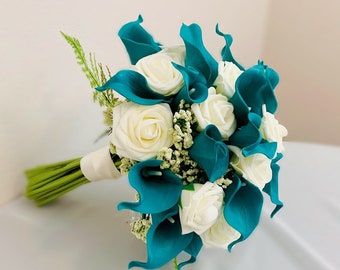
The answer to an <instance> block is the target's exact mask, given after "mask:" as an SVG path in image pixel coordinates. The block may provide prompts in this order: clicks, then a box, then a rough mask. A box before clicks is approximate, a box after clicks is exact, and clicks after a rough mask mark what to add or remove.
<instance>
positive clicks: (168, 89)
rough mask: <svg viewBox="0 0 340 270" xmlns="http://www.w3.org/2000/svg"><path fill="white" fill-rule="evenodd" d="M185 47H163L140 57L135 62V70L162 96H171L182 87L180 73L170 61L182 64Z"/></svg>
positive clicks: (182, 82)
mask: <svg viewBox="0 0 340 270" xmlns="http://www.w3.org/2000/svg"><path fill="white" fill-rule="evenodd" d="M184 59H185V49H184V47H183V46H177V47H169V48H164V49H163V50H162V51H160V52H158V53H155V54H151V55H148V56H146V57H143V58H141V59H140V60H139V61H138V62H137V63H136V70H137V71H138V72H139V73H140V74H142V75H143V76H144V77H145V78H146V80H147V82H148V85H149V87H150V88H151V89H152V90H153V91H155V92H157V93H159V94H162V95H164V96H171V95H174V94H176V93H178V91H179V90H180V89H181V88H182V87H183V85H184V81H183V76H182V74H181V73H180V72H179V71H178V70H177V69H176V68H175V67H174V66H173V64H172V62H175V63H177V64H181V65H183V64H184Z"/></svg>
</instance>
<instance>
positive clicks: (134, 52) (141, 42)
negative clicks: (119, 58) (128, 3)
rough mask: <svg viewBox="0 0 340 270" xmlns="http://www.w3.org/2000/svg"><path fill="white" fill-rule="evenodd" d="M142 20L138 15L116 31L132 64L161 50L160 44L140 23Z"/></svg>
mask: <svg viewBox="0 0 340 270" xmlns="http://www.w3.org/2000/svg"><path fill="white" fill-rule="evenodd" d="M142 22H143V18H142V16H141V15H139V16H138V19H137V20H136V21H132V22H129V23H127V24H125V25H123V26H122V28H121V29H120V30H119V32H118V36H119V37H120V38H121V40H122V42H123V44H124V46H125V48H126V51H127V53H128V54H129V57H130V60H131V64H133V65H134V64H136V63H137V62H138V60H139V59H141V58H143V57H145V56H148V55H150V54H154V53H156V52H159V51H160V50H161V48H160V44H159V43H157V42H156V41H154V39H153V37H152V36H151V35H150V34H149V33H148V32H147V31H146V30H145V29H144V28H143V27H142V26H141V25H140V24H141V23H142Z"/></svg>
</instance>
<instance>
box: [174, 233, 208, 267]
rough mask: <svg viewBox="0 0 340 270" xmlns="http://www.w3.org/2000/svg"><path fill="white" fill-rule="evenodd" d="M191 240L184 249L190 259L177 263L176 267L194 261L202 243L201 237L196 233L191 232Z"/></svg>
mask: <svg viewBox="0 0 340 270" xmlns="http://www.w3.org/2000/svg"><path fill="white" fill-rule="evenodd" d="M192 235H193V236H192V240H191V243H190V244H189V245H188V246H187V247H186V248H185V249H184V252H185V253H187V254H189V255H190V259H189V260H187V261H185V262H182V263H180V264H179V265H178V269H182V268H183V267H184V266H186V265H187V264H191V263H194V262H195V261H196V258H197V256H198V254H199V253H200V251H201V249H202V246H203V243H202V239H201V237H199V236H198V235H197V234H195V233H192Z"/></svg>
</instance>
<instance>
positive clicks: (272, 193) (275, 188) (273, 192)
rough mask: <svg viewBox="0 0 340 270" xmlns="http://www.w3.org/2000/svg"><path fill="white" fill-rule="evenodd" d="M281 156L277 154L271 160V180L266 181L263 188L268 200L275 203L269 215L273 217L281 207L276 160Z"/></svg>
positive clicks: (278, 168) (278, 169)
mask: <svg viewBox="0 0 340 270" xmlns="http://www.w3.org/2000/svg"><path fill="white" fill-rule="evenodd" d="M282 157H283V155H282V154H280V153H279V154H277V156H276V157H275V158H274V159H273V160H272V163H271V168H272V172H273V177H272V180H271V181H270V182H269V183H267V184H266V185H265V187H264V189H263V191H264V192H265V193H267V194H268V195H269V197H270V200H271V201H272V203H273V204H275V205H276V207H275V208H274V210H273V212H272V213H271V214H270V217H272V218H273V217H274V216H275V215H276V213H277V212H278V211H279V210H280V209H281V208H282V207H283V202H282V201H281V200H280V199H279V171H280V166H279V165H278V164H277V162H278V161H279V160H280V159H281V158H282Z"/></svg>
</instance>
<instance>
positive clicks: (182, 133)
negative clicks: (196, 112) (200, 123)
mask: <svg viewBox="0 0 340 270" xmlns="http://www.w3.org/2000/svg"><path fill="white" fill-rule="evenodd" d="M195 124H196V119H195V117H194V116H193V114H192V111H191V108H190V105H189V104H185V103H184V101H183V100H181V102H180V104H179V109H178V111H176V112H175V113H174V117H173V127H174V131H173V145H172V146H171V147H167V148H165V147H164V148H162V149H161V150H160V151H159V152H158V155H157V159H160V160H163V162H162V164H161V166H160V168H161V169H169V170H171V171H172V172H173V173H175V174H176V175H178V176H179V177H181V179H182V180H183V184H184V185H185V184H188V183H192V182H200V181H202V179H203V178H204V175H203V170H202V169H201V168H200V167H199V166H198V164H197V163H196V162H195V161H194V160H193V159H191V157H190V155H189V151H188V149H189V148H190V147H191V146H192V145H193V143H194V142H193V136H192V133H193V130H192V128H193V127H194V125H195ZM203 181H204V180H203Z"/></svg>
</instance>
